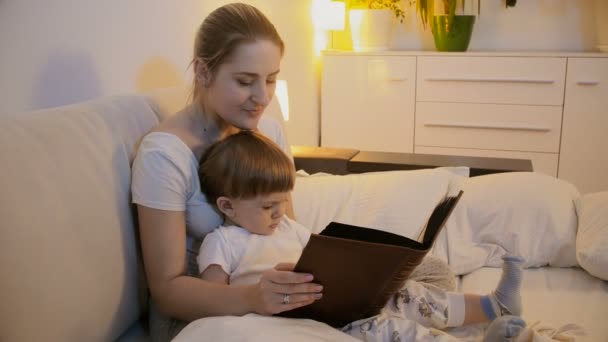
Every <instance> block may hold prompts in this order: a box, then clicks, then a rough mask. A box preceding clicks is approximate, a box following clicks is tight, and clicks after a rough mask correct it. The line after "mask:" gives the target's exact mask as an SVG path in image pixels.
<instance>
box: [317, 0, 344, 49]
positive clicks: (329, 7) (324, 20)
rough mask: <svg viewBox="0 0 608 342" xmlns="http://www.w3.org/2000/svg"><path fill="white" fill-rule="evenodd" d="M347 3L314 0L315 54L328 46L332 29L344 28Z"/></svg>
mask: <svg viewBox="0 0 608 342" xmlns="http://www.w3.org/2000/svg"><path fill="white" fill-rule="evenodd" d="M345 11H346V7H345V3H344V2H343V1H331V0H313V1H312V8H311V13H310V14H311V16H312V24H313V27H314V32H315V36H314V51H315V56H320V55H321V51H323V50H326V49H327V47H328V43H329V41H330V40H329V39H328V37H329V36H330V35H331V32H330V31H332V30H344V21H345Z"/></svg>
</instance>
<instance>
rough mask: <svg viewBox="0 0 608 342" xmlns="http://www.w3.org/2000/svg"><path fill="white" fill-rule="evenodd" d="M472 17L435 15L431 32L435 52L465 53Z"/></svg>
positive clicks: (472, 23) (473, 22)
mask: <svg viewBox="0 0 608 342" xmlns="http://www.w3.org/2000/svg"><path fill="white" fill-rule="evenodd" d="M474 25H475V16H474V15H454V16H452V17H451V18H450V16H447V15H436V16H434V17H433V22H432V30H433V38H434V40H435V48H436V49H437V51H467V49H468V47H469V42H470V41H471V35H472V33H473V26H474Z"/></svg>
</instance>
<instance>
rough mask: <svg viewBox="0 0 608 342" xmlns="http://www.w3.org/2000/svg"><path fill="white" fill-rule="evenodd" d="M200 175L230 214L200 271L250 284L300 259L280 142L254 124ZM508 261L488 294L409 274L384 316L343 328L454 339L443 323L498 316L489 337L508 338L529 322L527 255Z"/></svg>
mask: <svg viewBox="0 0 608 342" xmlns="http://www.w3.org/2000/svg"><path fill="white" fill-rule="evenodd" d="M199 177H200V180H201V190H202V192H203V193H205V194H206V196H207V200H208V201H209V203H211V204H214V205H215V207H216V208H217V210H218V211H219V212H220V213H221V214H223V216H224V224H223V225H222V226H220V227H219V228H218V229H216V230H215V231H213V232H212V233H210V234H208V235H207V236H206V237H205V240H204V241H203V244H202V245H201V248H200V253H199V256H198V259H197V260H198V263H199V271H200V276H201V278H203V279H205V280H208V281H214V282H219V283H224V284H252V283H255V282H257V281H259V279H260V277H261V274H262V273H263V272H264V271H265V270H267V269H270V268H273V267H274V266H275V265H276V264H277V263H279V262H292V263H295V262H296V261H297V260H298V258H299V257H300V255H301V253H302V249H303V248H304V246H305V245H306V243H307V242H308V239H309V238H310V230H309V229H307V228H305V227H303V226H302V225H300V224H298V223H297V222H295V221H293V220H291V219H289V218H288V217H287V216H286V215H285V206H286V202H287V200H288V198H289V193H290V191H291V190H292V189H293V186H294V182H295V170H294V166H293V163H292V162H291V160H290V159H289V158H288V157H287V156H286V155H285V154H284V153H283V151H282V150H281V149H280V148H279V147H278V146H276V145H275V144H274V143H273V142H272V141H270V140H269V139H267V138H265V137H264V136H262V135H260V134H258V133H255V132H252V131H243V132H240V133H237V134H234V135H231V136H229V137H227V138H225V139H224V140H222V141H219V142H218V143H215V144H214V145H212V146H211V147H210V148H209V149H208V150H207V151H206V152H205V154H204V155H203V157H202V159H201V163H200V167H199ZM504 260H505V263H504V266H503V275H502V278H501V279H500V282H499V284H498V286H497V289H496V291H494V292H493V293H491V294H489V295H487V296H477V295H469V294H459V293H450V292H446V291H444V290H441V289H439V288H438V287H433V286H428V285H427V286H426V287H425V286H422V285H421V284H419V283H417V282H415V281H411V280H408V281H407V282H406V284H405V286H404V287H403V289H402V290H401V291H400V292H398V293H397V294H396V295H395V296H394V298H393V299H392V300H390V301H389V303H388V304H387V306H386V307H385V309H384V310H383V312H382V313H381V314H380V315H377V316H374V317H370V318H366V319H362V320H359V321H356V322H353V323H350V324H348V325H347V326H346V327H344V328H343V329H342V331H344V332H346V333H348V334H350V335H352V336H354V337H357V338H360V339H364V340H378V341H389V340H390V341H393V340H399V339H400V340H407V341H410V340H412V341H413V340H415V341H422V340H427V339H429V340H435V339H437V340H444V341H449V340H456V338H454V337H452V336H450V335H447V334H446V333H444V332H443V331H440V330H437V329H444V328H447V327H456V326H462V325H465V324H471V323H478V322H484V321H486V322H487V321H493V323H492V324H491V325H490V327H489V328H488V329H487V331H486V336H485V339H486V340H487V341H503V340H505V341H507V340H508V338H511V337H515V336H517V335H518V334H519V332H520V331H521V330H522V329H523V328H524V326H525V323H524V322H523V320H521V319H520V318H518V317H514V316H510V315H511V314H513V315H519V314H520V312H521V308H520V296H519V287H520V285H521V265H522V263H523V260H522V259H521V258H518V257H506V258H504ZM277 300H282V304H285V305H288V304H289V303H290V301H293V300H295V298H291V296H290V294H284V295H282V299H277ZM496 318H498V319H496ZM429 328H430V329H429ZM434 328H435V329H434Z"/></svg>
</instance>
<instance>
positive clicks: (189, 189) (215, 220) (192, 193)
mask: <svg viewBox="0 0 608 342" xmlns="http://www.w3.org/2000/svg"><path fill="white" fill-rule="evenodd" d="M258 129H259V131H260V132H261V133H262V134H264V135H265V136H267V137H268V138H270V139H271V140H272V141H274V142H275V143H276V144H277V145H278V146H279V147H280V148H281V149H282V150H283V151H285V153H287V155H288V156H290V158H291V153H290V150H289V145H288V144H287V141H286V139H285V135H284V134H283V129H282V127H281V124H280V123H279V122H278V121H276V120H274V119H272V118H270V117H266V116H263V117H262V119H261V120H260V122H259V124H258ZM198 164H199V161H198V160H197V158H196V156H195V155H194V153H193V152H192V150H191V149H190V148H189V147H188V146H187V145H186V144H185V143H184V142H183V141H182V140H181V139H180V138H178V137H177V136H176V135H174V134H171V133H165V132H152V133H149V134H147V135H146V136H145V137H144V138H143V140H142V141H141V143H140V146H139V149H138V150H137V155H136V156H135V160H134V161H133V166H132V179H131V194H132V196H133V199H132V201H133V203H135V204H139V205H142V206H145V207H149V208H153V209H161V210H171V211H184V212H185V216H186V230H187V233H188V254H189V255H188V262H189V274H197V273H198V272H197V271H198V270H197V266H196V254H198V246H199V245H200V240H202V239H203V237H204V236H205V234H207V233H209V232H210V231H212V230H213V229H215V228H217V227H218V226H219V225H220V224H221V223H222V219H221V217H220V215H219V214H218V213H217V212H216V211H215V210H214V209H213V207H212V206H211V205H209V203H207V200H206V199H205V195H204V194H203V193H201V189H200V181H199V178H198ZM193 238H194V239H193Z"/></svg>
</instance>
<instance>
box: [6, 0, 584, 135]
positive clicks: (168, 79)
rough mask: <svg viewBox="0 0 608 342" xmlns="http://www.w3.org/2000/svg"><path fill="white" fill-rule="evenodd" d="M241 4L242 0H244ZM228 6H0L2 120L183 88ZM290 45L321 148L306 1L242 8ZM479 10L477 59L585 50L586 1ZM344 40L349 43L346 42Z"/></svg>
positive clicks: (297, 124) (410, 40) (196, 2)
mask: <svg viewBox="0 0 608 342" xmlns="http://www.w3.org/2000/svg"><path fill="white" fill-rule="evenodd" d="M242 1H245V0H242ZM227 2H230V1H226V0H179V1H174V0H128V1H125V0H105V1H98V0H47V1H42V0H0V91H1V94H2V95H1V97H0V115H1V114H4V113H8V112H19V111H24V110H29V109H38V108H45V107H50V106H56V105H63V104H68V103H73V102H78V101H82V100H86V99H90V98H94V97H98V96H105V95H110V94H120V93H130V92H138V91H144V90H149V89H151V88H157V87H167V86H172V85H178V84H183V83H184V82H188V80H189V79H190V72H191V70H189V69H187V67H188V64H189V61H190V55H191V47H192V40H193V37H194V32H195V31H196V29H197V27H198V25H199V24H200V21H201V20H202V18H203V17H204V16H205V15H206V14H207V13H209V12H210V11H211V10H212V9H214V8H216V7H217V6H219V5H221V4H224V3H227ZM245 2H248V3H251V4H254V5H256V6H258V7H259V8H260V9H261V10H263V11H264V12H265V13H266V14H267V15H268V16H269V17H270V19H271V20H272V21H273V22H274V23H275V25H276V26H277V28H278V29H279V31H280V32H281V34H282V36H283V38H284V40H285V41H286V44H287V52H286V55H285V58H284V61H283V65H282V73H281V78H283V79H286V80H287V81H288V83H289V95H290V108H291V119H290V121H289V123H288V124H287V131H288V132H287V133H288V136H289V139H290V141H291V142H292V143H294V144H316V143H317V141H318V135H319V134H318V125H319V113H318V103H319V102H318V95H317V94H318V88H317V85H318V83H317V74H318V72H317V71H318V58H316V57H314V54H313V28H312V23H311V21H310V6H311V0H249V1H245ZM502 3H503V0H482V6H483V9H482V11H483V12H482V18H480V21H479V23H478V26H477V27H476V28H475V32H474V36H473V41H472V43H471V49H474V50H491V49H498V50H589V49H593V47H594V40H595V32H594V31H593V27H594V21H593V20H594V18H593V16H592V7H593V3H592V0H519V1H518V5H517V7H515V8H513V9H509V10H508V11H505V10H503V9H502V8H500V6H501V4H502ZM409 25H410V26H409V27H408V26H407V25H406V26H400V27H399V28H398V30H400V32H399V33H398V34H397V35H396V36H395V40H394V46H395V47H398V48H407V49H424V50H428V49H433V47H432V40H431V38H430V33H428V32H423V33H420V32H419V31H417V30H415V26H414V25H413V24H411V23H410V24H409ZM347 38H348V37H346V39H347Z"/></svg>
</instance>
